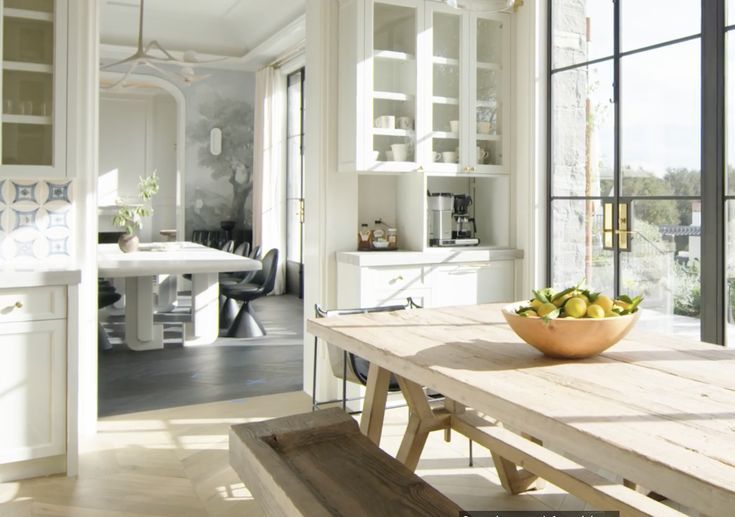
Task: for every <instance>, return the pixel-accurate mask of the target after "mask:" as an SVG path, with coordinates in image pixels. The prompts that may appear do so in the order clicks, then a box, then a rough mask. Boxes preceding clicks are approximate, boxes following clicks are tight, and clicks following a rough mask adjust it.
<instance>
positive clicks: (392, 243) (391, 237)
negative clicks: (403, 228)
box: [385, 228, 398, 250]
mask: <svg viewBox="0 0 735 517" xmlns="http://www.w3.org/2000/svg"><path fill="white" fill-rule="evenodd" d="M385 233H386V235H387V238H388V248H389V249H392V250H394V249H397V248H398V230H397V229H396V228H388V230H387V231H386V232H385Z"/></svg>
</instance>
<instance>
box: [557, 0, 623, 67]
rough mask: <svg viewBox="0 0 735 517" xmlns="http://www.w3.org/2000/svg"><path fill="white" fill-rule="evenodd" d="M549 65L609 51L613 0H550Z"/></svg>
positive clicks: (565, 62)
mask: <svg viewBox="0 0 735 517" xmlns="http://www.w3.org/2000/svg"><path fill="white" fill-rule="evenodd" d="M551 9H552V11H551V13H552V20H551V23H552V64H551V66H552V68H561V67H564V66H569V65H574V64H577V63H584V62H586V61H591V60H593V59H599V58H603V57H609V56H612V54H613V32H614V27H613V14H614V12H613V3H612V1H610V0H582V1H580V0H553V2H552V7H551Z"/></svg>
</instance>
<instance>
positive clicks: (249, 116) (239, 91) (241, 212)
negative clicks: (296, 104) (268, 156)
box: [183, 70, 255, 238]
mask: <svg viewBox="0 0 735 517" xmlns="http://www.w3.org/2000/svg"><path fill="white" fill-rule="evenodd" d="M206 73H207V74H210V76H209V77H208V78H207V79H204V80H203V81H200V82H197V83H194V84H193V85H191V86H190V87H187V88H183V91H184V94H185V95H186V102H187V130H186V140H187V142H186V143H187V151H186V200H185V209H186V235H187V238H191V233H192V231H194V230H218V229H220V222H221V221H226V220H231V221H235V224H236V225H235V233H236V235H237V234H241V233H242V232H243V231H246V230H251V229H252V216H253V215H252V213H253V210H252V190H253V118H254V110H253V100H254V96H255V75H254V74H252V73H248V72H234V71H224V70H207V71H206ZM213 128H219V129H221V130H222V152H221V153H220V154H219V155H217V156H215V155H213V154H212V153H211V151H210V145H209V138H210V131H211V130H212V129H213Z"/></svg>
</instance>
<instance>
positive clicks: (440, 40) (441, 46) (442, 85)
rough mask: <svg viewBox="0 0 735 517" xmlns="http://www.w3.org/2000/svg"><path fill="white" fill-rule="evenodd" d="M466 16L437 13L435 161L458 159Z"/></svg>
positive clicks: (434, 118)
mask: <svg viewBox="0 0 735 517" xmlns="http://www.w3.org/2000/svg"><path fill="white" fill-rule="evenodd" d="M461 33H462V19H461V17H460V16H458V15H455V14H448V13H434V15H433V56H432V67H433V82H432V85H433V98H432V105H433V107H432V130H433V140H432V150H433V153H434V161H437V162H442V163H458V161H459V131H460V129H459V128H460V127H461V121H460V114H459V113H460V112H459V106H460V41H461V38H462V34H461Z"/></svg>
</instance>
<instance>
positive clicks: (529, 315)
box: [523, 311, 538, 318]
mask: <svg viewBox="0 0 735 517" xmlns="http://www.w3.org/2000/svg"><path fill="white" fill-rule="evenodd" d="M523 315H524V316H525V317H526V318H538V313H537V312H536V311H523Z"/></svg>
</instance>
